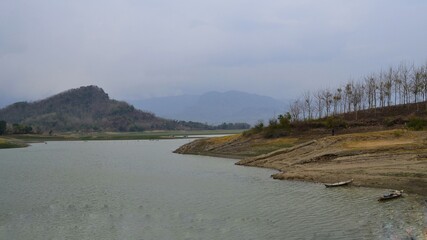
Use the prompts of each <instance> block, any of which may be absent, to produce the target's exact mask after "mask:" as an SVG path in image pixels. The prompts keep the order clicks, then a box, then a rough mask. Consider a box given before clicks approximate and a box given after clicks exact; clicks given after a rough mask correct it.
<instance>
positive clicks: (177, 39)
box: [0, 0, 427, 106]
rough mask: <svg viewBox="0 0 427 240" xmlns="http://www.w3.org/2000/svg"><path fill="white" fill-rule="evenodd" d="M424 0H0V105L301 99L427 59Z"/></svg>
mask: <svg viewBox="0 0 427 240" xmlns="http://www.w3.org/2000/svg"><path fill="white" fill-rule="evenodd" d="M426 12H427V1H425V0H401V1H397V0H347V1H343V0H298V1H296V0H280V1H277V0H263V1H259V0H256V1H255V0H205V1H200V0H181V1H178V0H175V1H172V0H62V1H61V0H37V1H34V0H0V85H1V86H0V106H4V105H5V104H9V103H12V102H13V101H17V100H30V101H31V100H37V99H41V98H44V97H47V96H50V95H53V94H56V93H58V92H61V91H64V90H67V89H69V88H76V87H79V86H83V85H98V86H99V87H102V88H103V89H104V90H105V91H106V92H107V93H109V94H110V96H111V97H113V98H116V99H120V100H130V101H132V100H136V99H143V98H149V97H155V96H170V95H180V94H199V93H204V92H207V91H213V90H215V91H227V90H240V91H246V92H250V93H257V94H262V95H268V96H272V97H276V98H293V97H296V96H298V95H300V94H301V93H302V92H303V91H305V90H310V89H316V88H320V87H335V86H337V85H339V84H341V83H343V82H345V81H347V79H349V78H353V79H358V78H359V77H360V76H362V75H365V74H369V73H371V72H378V71H380V70H381V69H382V68H387V67H388V66H396V65H398V64H399V63H400V62H401V61H407V62H411V63H415V64H424V63H425V62H426V61H427V14H426Z"/></svg>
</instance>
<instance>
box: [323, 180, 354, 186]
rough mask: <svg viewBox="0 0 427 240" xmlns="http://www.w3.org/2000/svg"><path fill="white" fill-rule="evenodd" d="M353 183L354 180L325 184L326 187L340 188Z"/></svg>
mask: <svg viewBox="0 0 427 240" xmlns="http://www.w3.org/2000/svg"><path fill="white" fill-rule="evenodd" d="M351 182H353V179H350V180H348V181H343V182H337V183H325V186H326V187H339V186H345V185H348V184H350V183H351Z"/></svg>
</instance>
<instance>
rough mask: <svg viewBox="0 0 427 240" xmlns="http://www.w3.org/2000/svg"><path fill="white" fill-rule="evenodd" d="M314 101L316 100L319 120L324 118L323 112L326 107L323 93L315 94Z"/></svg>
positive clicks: (320, 91)
mask: <svg viewBox="0 0 427 240" xmlns="http://www.w3.org/2000/svg"><path fill="white" fill-rule="evenodd" d="M314 99H316V110H317V118H322V112H323V107H324V105H323V104H324V101H323V91H322V90H319V91H317V92H316V93H314Z"/></svg>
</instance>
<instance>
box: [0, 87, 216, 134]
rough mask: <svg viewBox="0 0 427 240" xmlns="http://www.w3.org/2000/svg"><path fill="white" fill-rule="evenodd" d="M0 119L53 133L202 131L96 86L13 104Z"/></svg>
mask: <svg viewBox="0 0 427 240" xmlns="http://www.w3.org/2000/svg"><path fill="white" fill-rule="evenodd" d="M0 119H1V120H5V121H7V122H9V123H19V124H25V125H31V126H33V127H37V128H39V129H41V130H48V131H50V130H55V131H142V130H157V129H168V130H171V129H174V130H176V129H205V128H207V127H208V126H206V125H204V124H199V123H187V122H178V121H174V120H167V119H162V118H159V117H156V116H155V115H154V114H152V113H147V112H144V111H141V110H138V109H135V107H133V106H132V105H129V104H128V103H126V102H121V101H117V100H113V99H110V98H109V96H108V94H107V93H105V92H104V90H103V89H101V88H99V87H97V86H87V87H80V88H76V89H71V90H68V91H65V92H62V93H59V94H57V95H54V96H52V97H49V98H46V99H43V100H40V101H36V102H17V103H14V104H12V105H9V106H7V107H5V108H3V109H0Z"/></svg>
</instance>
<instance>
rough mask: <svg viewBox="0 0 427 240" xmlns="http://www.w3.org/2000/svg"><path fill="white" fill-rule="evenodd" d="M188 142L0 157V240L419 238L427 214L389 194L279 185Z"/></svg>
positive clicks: (110, 144)
mask: <svg viewBox="0 0 427 240" xmlns="http://www.w3.org/2000/svg"><path fill="white" fill-rule="evenodd" d="M188 141H189V140H165V141H100V142H49V143H48V144H35V145H33V146H31V147H29V148H26V149H8V150H1V151H0V193H1V194H0V239H245V240H246V239H340V240H341V239H408V238H407V237H408V233H407V232H411V231H412V234H413V235H414V236H415V237H417V238H416V239H421V234H422V233H421V229H422V225H423V219H424V209H423V206H422V203H421V201H420V199H417V198H416V197H413V196H409V197H405V198H402V199H398V200H395V201H390V202H385V203H379V202H377V201H376V198H377V197H378V196H379V195H381V194H382V193H383V192H384V190H380V189H368V188H356V187H348V188H333V189H326V188H325V187H324V186H323V185H321V184H310V183H303V182H289V181H276V180H272V179H271V178H269V175H270V174H272V173H273V172H272V171H270V170H266V169H257V168H247V167H241V166H234V161H233V160H228V159H221V158H212V157H201V156H183V155H177V154H173V153H172V150H174V149H175V148H177V147H178V146H180V145H182V144H184V143H186V142H188Z"/></svg>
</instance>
